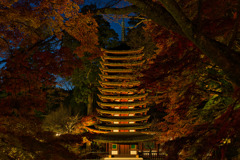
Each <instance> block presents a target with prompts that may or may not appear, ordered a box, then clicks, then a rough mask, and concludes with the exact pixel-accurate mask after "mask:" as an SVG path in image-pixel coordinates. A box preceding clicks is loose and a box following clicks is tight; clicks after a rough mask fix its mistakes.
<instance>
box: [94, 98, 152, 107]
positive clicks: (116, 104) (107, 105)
mask: <svg viewBox="0 0 240 160" xmlns="http://www.w3.org/2000/svg"><path fill="white" fill-rule="evenodd" d="M97 103H98V105H99V106H100V107H123V106H125V107H133V106H134V107H135V106H143V105H146V104H147V103H148V101H146V100H145V101H142V102H132V103H104V102H97Z"/></svg>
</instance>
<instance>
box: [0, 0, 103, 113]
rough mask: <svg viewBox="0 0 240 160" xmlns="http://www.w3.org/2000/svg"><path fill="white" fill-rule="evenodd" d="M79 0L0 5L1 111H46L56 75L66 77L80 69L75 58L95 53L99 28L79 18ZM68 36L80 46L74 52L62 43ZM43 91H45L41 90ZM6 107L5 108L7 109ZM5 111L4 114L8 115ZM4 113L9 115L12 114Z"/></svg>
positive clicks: (89, 19)
mask: <svg viewBox="0 0 240 160" xmlns="http://www.w3.org/2000/svg"><path fill="white" fill-rule="evenodd" d="M81 3H82V1H62V2H55V1H42V2H38V1H22V0H19V1H11V2H10V1H9V2H8V1H3V2H0V6H1V15H0V16H1V17H4V18H1V22H0V23H1V26H2V27H1V29H0V32H1V38H0V46H1V53H0V57H1V63H5V65H4V66H3V67H2V68H1V91H2V92H6V93H7V95H8V96H7V97H5V98H4V99H3V100H1V106H2V108H3V109H4V107H6V106H11V107H12V109H14V110H19V108H21V109H24V108H25V109H26V110H25V111H23V112H25V113H26V111H30V110H31V109H30V108H38V109H40V108H44V106H45V102H46V94H47V93H46V88H48V87H52V86H55V85H56V82H55V80H56V77H55V75H60V76H63V77H64V76H69V75H71V73H72V72H73V70H74V68H76V67H80V65H81V61H79V58H78V56H80V57H81V56H82V55H83V53H84V52H89V53H92V55H96V54H98V53H99V52H98V49H97V47H96V45H97V44H98V38H97V34H96V33H97V28H96V27H97V23H96V21H95V20H94V19H93V18H92V15H91V14H82V13H79V9H80V8H79V4H81ZM67 34H68V35H71V36H72V37H75V39H77V40H78V42H79V43H80V44H81V45H78V47H77V48H75V50H74V53H72V52H71V49H70V48H67V47H65V46H64V45H63V44H64V43H63V42H64V41H63V40H64V38H63V37H64V36H65V35H67ZM44 89H45V90H44ZM7 108H8V107H7ZM7 108H6V110H8V109H7ZM12 109H11V110H8V111H10V112H12V111H13V110H12Z"/></svg>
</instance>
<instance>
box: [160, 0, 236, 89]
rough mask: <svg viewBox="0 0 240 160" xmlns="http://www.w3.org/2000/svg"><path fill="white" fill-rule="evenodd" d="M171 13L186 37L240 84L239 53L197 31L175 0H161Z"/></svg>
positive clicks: (233, 80)
mask: <svg viewBox="0 0 240 160" xmlns="http://www.w3.org/2000/svg"><path fill="white" fill-rule="evenodd" d="M159 1H161V2H162V4H163V5H164V6H165V7H166V9H167V11H168V12H169V13H171V15H172V16H173V17H174V19H175V20H176V22H177V23H178V24H179V26H180V27H181V28H182V31H183V32H184V34H185V35H186V37H187V38H188V39H189V40H191V41H192V42H193V43H194V44H195V45H196V46H197V47H198V48H199V49H200V50H201V51H202V52H203V53H204V54H206V55H207V56H208V57H209V58H210V59H211V60H212V61H213V62H214V63H215V64H216V65H218V66H219V67H221V69H223V71H224V72H225V74H226V75H227V76H228V77H229V78H230V79H231V81H232V82H234V83H235V84H237V85H238V86H240V76H239V75H240V70H239V68H240V64H239V61H240V57H239V56H238V53H237V52H235V51H233V50H231V49H229V48H228V47H227V46H226V45H224V44H221V43H219V42H217V41H215V40H211V39H209V38H207V37H206V36H205V35H202V34H201V33H200V32H197V30H196V26H194V24H193V23H192V22H191V21H190V20H189V19H188V18H187V17H186V15H185V14H184V13H183V11H182V10H181V8H180V7H179V6H178V3H177V2H176V1H175V0H159Z"/></svg>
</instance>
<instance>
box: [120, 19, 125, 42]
mask: <svg viewBox="0 0 240 160" xmlns="http://www.w3.org/2000/svg"><path fill="white" fill-rule="evenodd" d="M121 27H122V39H121V41H122V42H124V41H125V21H124V18H122V23H121Z"/></svg>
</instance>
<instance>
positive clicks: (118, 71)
mask: <svg viewBox="0 0 240 160" xmlns="http://www.w3.org/2000/svg"><path fill="white" fill-rule="evenodd" d="M100 70H101V71H102V72H106V73H132V72H133V70H132V69H107V68H104V67H103V68H100Z"/></svg>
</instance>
